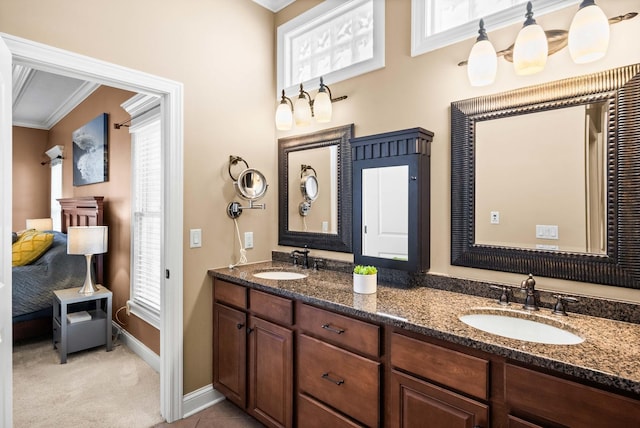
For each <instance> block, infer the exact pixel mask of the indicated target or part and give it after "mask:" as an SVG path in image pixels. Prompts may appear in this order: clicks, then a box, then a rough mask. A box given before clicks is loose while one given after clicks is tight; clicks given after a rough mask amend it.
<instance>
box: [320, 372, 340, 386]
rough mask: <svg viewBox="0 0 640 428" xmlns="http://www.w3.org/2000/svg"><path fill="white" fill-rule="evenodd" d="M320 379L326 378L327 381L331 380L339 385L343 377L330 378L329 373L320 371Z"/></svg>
mask: <svg viewBox="0 0 640 428" xmlns="http://www.w3.org/2000/svg"><path fill="white" fill-rule="evenodd" d="M322 379H325V380H328V381H329V382H333V383H335V384H336V385H338V386H340V385H342V384H343V383H344V380H343V379H338V380H336V379H332V378H331V376H329V373H322Z"/></svg>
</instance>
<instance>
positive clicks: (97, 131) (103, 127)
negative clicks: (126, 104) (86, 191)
mask: <svg viewBox="0 0 640 428" xmlns="http://www.w3.org/2000/svg"><path fill="white" fill-rule="evenodd" d="M108 124H109V115H108V114H107V113H102V114H101V115H99V116H98V117H96V118H95V119H93V120H92V121H90V122H89V123H87V124H85V125H83V126H82V127H80V128H78V129H76V130H75V131H74V132H73V134H72V137H73V185H74V186H84V185H87V184H95V183H102V182H104V181H108V178H109V177H108V162H107V160H108V131H107V129H108Z"/></svg>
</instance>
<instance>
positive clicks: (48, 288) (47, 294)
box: [12, 196, 104, 342]
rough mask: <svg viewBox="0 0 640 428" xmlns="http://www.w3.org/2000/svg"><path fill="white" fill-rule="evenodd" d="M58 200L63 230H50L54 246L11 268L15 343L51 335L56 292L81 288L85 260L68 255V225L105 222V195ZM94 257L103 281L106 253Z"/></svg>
mask: <svg viewBox="0 0 640 428" xmlns="http://www.w3.org/2000/svg"><path fill="white" fill-rule="evenodd" d="M58 201H59V202H60V206H61V211H62V231H61V232H56V231H48V233H52V234H53V235H54V236H53V242H52V244H51V247H49V249H48V250H47V251H46V252H45V253H44V254H43V255H42V256H40V257H39V258H38V259H37V260H35V261H34V262H32V263H30V264H28V265H25V266H15V267H13V269H12V270H13V272H12V284H13V286H12V292H13V294H12V311H13V312H12V315H13V340H14V342H15V341H19V340H24V339H28V338H32V337H38V336H43V335H46V334H50V333H51V328H52V327H51V325H52V324H51V323H52V319H51V318H52V313H53V307H52V300H53V291H54V290H59V289H64V288H72V287H79V286H81V285H82V283H83V282H84V278H85V275H86V260H85V258H84V256H81V255H70V254H67V235H66V233H67V228H68V227H69V226H102V225H104V198H103V197H102V196H91V197H81V198H64V199H58ZM94 260H95V263H94V274H95V279H96V282H97V283H98V284H102V283H103V270H104V267H103V266H104V260H103V256H102V255H100V256H96V257H94Z"/></svg>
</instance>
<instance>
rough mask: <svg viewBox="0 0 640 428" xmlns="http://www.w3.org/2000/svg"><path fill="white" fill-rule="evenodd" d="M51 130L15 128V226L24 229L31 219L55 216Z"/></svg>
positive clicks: (14, 228)
mask: <svg viewBox="0 0 640 428" xmlns="http://www.w3.org/2000/svg"><path fill="white" fill-rule="evenodd" d="M49 148H50V147H49V146H48V145H47V131H44V130H41V129H31V128H23V127H20V126H14V127H13V226H12V230H14V231H20V230H24V228H25V226H26V220H27V219H28V218H47V217H51V208H50V207H51V204H50V200H49V197H50V188H51V168H49V165H48V164H47V165H41V164H40V162H43V161H47V160H49V157H48V156H47V155H46V154H45V152H46V151H47V150H48V149H49Z"/></svg>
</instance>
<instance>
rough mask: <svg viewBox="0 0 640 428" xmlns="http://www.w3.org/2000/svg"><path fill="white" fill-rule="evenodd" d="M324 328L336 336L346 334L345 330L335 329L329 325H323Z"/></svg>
mask: <svg viewBox="0 0 640 428" xmlns="http://www.w3.org/2000/svg"><path fill="white" fill-rule="evenodd" d="M322 328H324V329H325V330H329V331H330V332H332V333H336V334H342V333H344V330H343V329H341V328H335V327H331V326H330V325H329V324H322Z"/></svg>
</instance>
